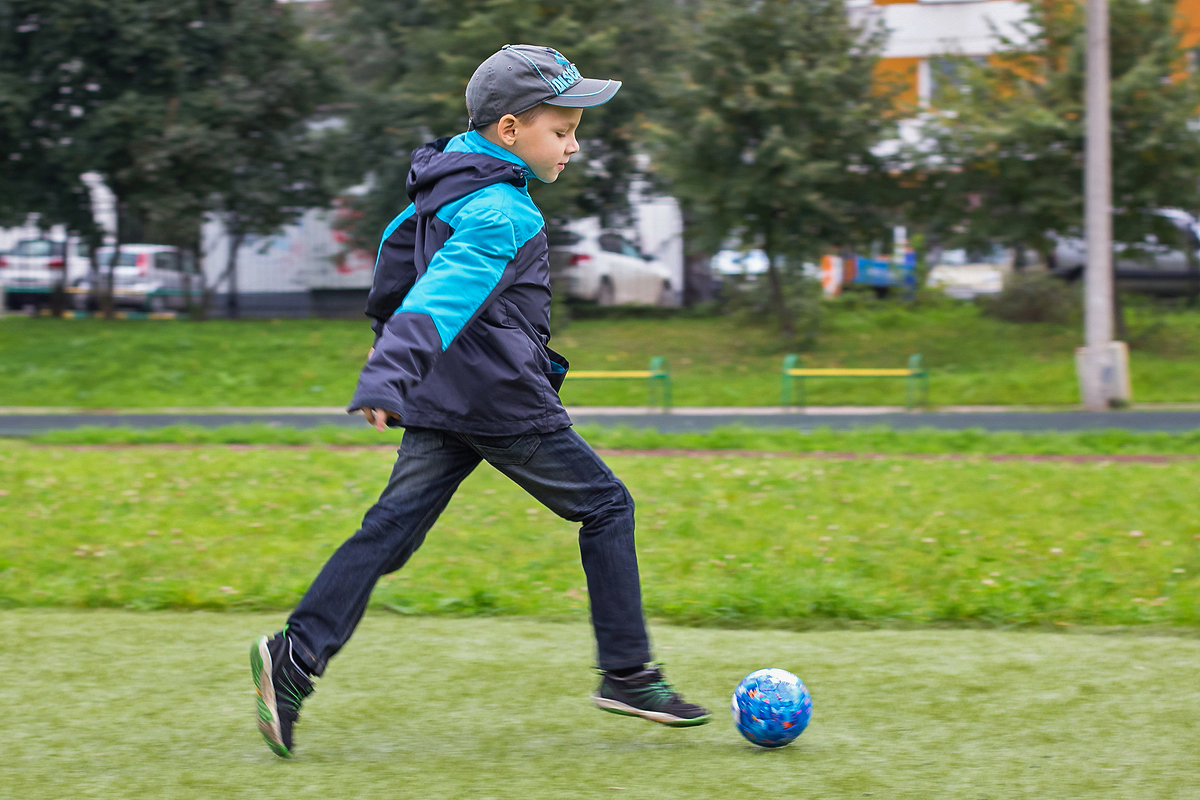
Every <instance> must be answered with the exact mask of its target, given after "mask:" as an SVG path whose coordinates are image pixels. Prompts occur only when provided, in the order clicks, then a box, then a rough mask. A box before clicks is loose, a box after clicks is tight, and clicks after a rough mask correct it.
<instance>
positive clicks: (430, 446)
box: [400, 428, 443, 456]
mask: <svg viewBox="0 0 1200 800" xmlns="http://www.w3.org/2000/svg"><path fill="white" fill-rule="evenodd" d="M442 436H443V434H442V432H441V431H434V430H429V429H428V428H405V430H404V438H403V439H401V440H400V452H401V453H403V454H404V455H406V456H423V455H428V454H429V453H432V452H434V451H437V450H441V449H442V444H443V440H442Z"/></svg>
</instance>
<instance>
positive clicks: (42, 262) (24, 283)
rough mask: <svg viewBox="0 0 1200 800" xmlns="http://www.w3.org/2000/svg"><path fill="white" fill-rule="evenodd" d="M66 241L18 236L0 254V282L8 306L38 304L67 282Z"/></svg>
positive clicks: (44, 301)
mask: <svg viewBox="0 0 1200 800" xmlns="http://www.w3.org/2000/svg"><path fill="white" fill-rule="evenodd" d="M67 244H68V243H67V242H55V241H51V240H49V239H21V240H20V241H18V242H17V245H16V247H14V248H13V249H12V250H11V251H9V252H8V253H6V254H4V255H3V256H0V284H3V286H4V290H5V293H6V294H5V296H6V298H7V302H8V305H9V307H10V308H19V307H21V306H24V305H41V304H44V303H46V302H47V301H48V300H49V298H50V295H51V294H52V293H53V292H54V291H55V290H56V289H61V288H64V287H65V285H66V271H67V270H66V267H67Z"/></svg>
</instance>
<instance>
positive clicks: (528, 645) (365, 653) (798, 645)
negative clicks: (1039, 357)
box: [0, 610, 1200, 800]
mask: <svg viewBox="0 0 1200 800" xmlns="http://www.w3.org/2000/svg"><path fill="white" fill-rule="evenodd" d="M281 621H282V620H281V616H280V615H278V614H272V615H263V614H251V613H247V614H203V613H176V612H155V613H142V614H134V613H129V612H121V611H98V612H97V611H44V610H21V611H3V612H0V630H2V631H3V636H4V643H5V644H4V647H3V648H2V649H0V664H2V665H3V669H4V676H5V680H4V681H3V682H0V700H2V701H3V703H4V707H5V711H6V719H5V724H4V725H3V726H0V752H2V753H3V754H4V755H3V758H0V796H2V797H5V798H20V800H58V799H59V798H64V797H70V798H103V799H104V800H110V799H111V798H126V799H128V800H138V798H146V800H173V799H175V798H179V799H180V800H196V799H197V798H214V799H215V798H221V799H222V800H225V799H227V798H253V799H254V800H271V799H272V798H280V800H302V799H303V798H314V799H315V800H327V799H328V798H335V797H336V798H349V797H356V798H358V797H361V798H367V797H419V798H423V799H424V798H428V799H429V800H440V799H441V798H445V799H446V800H460V798H466V797H470V798H493V800H507V799H509V798H513V799H516V800H533V799H534V798H537V799H539V800H540V798H563V797H572V798H613V797H619V798H665V797H669V798H689V799H690V798H695V800H705V798H713V799H714V800H717V799H720V800H738V799H739V798H747V799H748V798H756V799H757V798H762V797H774V796H779V797H812V798H825V799H827V800H840V799H841V798H856V799H857V798H862V797H878V798H889V799H890V798H896V799H901V798H911V799H912V800H938V799H941V798H946V799H947V800H951V799H953V800H960V799H961V798H985V797H986V798H1038V800H1056V799H1058V798H1061V799H1062V800H1077V799H1078V798H1084V797H1104V798H1114V799H1116V800H1123V799H1132V798H1136V799H1138V800H1141V799H1142V798H1145V799H1146V800H1176V799H1178V800H1187V799H1188V798H1193V797H1195V788H1196V785H1197V781H1198V780H1200V772H1198V767H1197V761H1196V753H1197V751H1198V750H1200V727H1197V724H1196V719H1197V717H1198V716H1200V683H1198V682H1197V681H1196V680H1195V676H1196V664H1197V663H1200V641H1197V640H1193V639H1183V638H1155V637H1149V636H1131V635H1122V636H1098V635H1082V634H1078V635H1062V634H1039V633H1015V632H999V631H920V632H896V631H871V632H863V631H859V632H851V631H840V632H820V633H818V632H810V633H789V632H780V631H729V630H700V629H690V628H673V627H669V626H665V625H656V626H654V627H653V634H654V638H655V642H656V645H657V647H658V650H659V652H660V654H661V655H662V656H663V657H664V658H665V660H666V662H667V666H666V668H667V672H668V675H669V676H671V677H672V678H673V679H674V680H675V682H676V683H677V685H678V686H679V688H680V689H681V690H682V691H684V693H685V694H686V695H687V696H688V697H689V699H694V700H696V701H698V702H702V703H705V704H707V705H709V707H710V708H712V709H713V711H714V712H715V718H714V721H713V723H712V724H709V725H707V726H705V727H702V728H694V729H687V730H672V729H667V728H663V727H661V726H658V725H653V724H651V723H648V722H644V721H642V720H632V719H628V718H624V717H617V716H613V715H610V714H604V713H601V712H599V711H597V710H595V709H593V708H592V707H591V706H590V703H589V702H588V700H587V693H588V692H590V691H591V690H592V688H593V685H594V680H595V678H594V677H593V676H592V675H590V674H589V671H588V667H589V664H590V659H591V652H590V648H591V641H590V635H589V631H588V628H587V625H586V623H585V622H584V621H582V620H580V621H577V622H573V623H569V624H556V623H546V622H536V621H530V620H492V619H467V620H447V619H428V618H427V619H412V618H401V617H396V616H393V615H385V614H368V616H367V617H366V618H365V620H364V621H363V624H362V626H361V627H360V629H359V631H358V633H357V634H356V636H355V638H354V639H352V640H351V642H350V644H349V645H348V646H347V648H346V650H345V651H344V653H343V654H342V655H341V656H339V657H338V658H337V659H336V660H335V661H334V662H333V663H332V664H331V666H330V669H329V671H328V673H327V674H326V677H325V678H324V679H322V680H321V681H320V682H319V683H318V689H317V692H316V694H314V695H313V696H312V697H311V698H310V700H309V701H308V703H306V705H305V709H304V714H303V716H302V718H301V721H300V725H299V727H298V728H297V734H296V741H297V752H298V757H297V758H296V759H295V760H294V761H291V762H284V761H280V760H278V759H276V758H275V757H274V756H272V755H271V754H270V753H269V752H268V750H267V748H266V747H265V746H264V745H263V743H262V740H261V739H260V738H259V735H258V732H257V730H256V728H255V725H254V712H253V706H254V695H253V689H252V686H251V683H250V680H249V670H248V659H247V658H246V651H247V650H248V649H249V644H250V641H251V640H252V638H253V637H254V636H256V635H257V634H259V633H262V632H269V631H271V630H274V629H275V628H277V627H278V626H279V624H280V623H281ZM767 665H770V666H776V667H782V668H786V669H790V670H792V671H794V672H796V673H797V674H799V675H800V676H801V677H802V678H803V679H804V680H805V681H806V683H807V684H808V686H809V688H810V689H811V691H812V693H813V698H814V712H813V718H812V723H811V725H810V726H809V728H808V730H807V731H805V733H804V735H803V736H801V737H800V738H799V739H798V740H797V741H796V742H795V743H794V744H792V745H790V746H789V747H786V748H783V749H781V750H775V751H766V750H759V749H756V748H754V747H752V746H751V745H749V744H747V743H746V742H744V741H743V740H742V739H741V737H740V736H739V735H738V734H737V733H736V731H735V730H734V729H733V726H732V724H731V722H730V720H729V716H728V702H729V701H728V698H729V695H730V694H731V692H732V689H733V686H734V685H735V684H736V682H737V681H738V680H739V679H740V678H741V677H742V676H743V675H745V674H746V673H748V672H750V671H751V670H753V669H756V668H758V667H762V666H767Z"/></svg>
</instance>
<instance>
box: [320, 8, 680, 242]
mask: <svg viewBox="0 0 1200 800" xmlns="http://www.w3.org/2000/svg"><path fill="white" fill-rule="evenodd" d="M674 5H675V4H674V2H672V0H554V1H553V2H552V1H551V0H535V1H534V2H530V0H406V2H398V3H374V2H368V0H335V2H334V3H333V5H332V15H331V17H330V18H329V21H328V22H327V23H326V24H327V25H328V27H329V31H330V35H331V36H332V37H333V38H334V40H335V41H336V46H337V47H338V49H339V52H340V53H341V54H342V55H343V58H344V61H345V70H346V82H347V84H348V85H349V86H351V87H355V88H354V89H353V90H351V91H350V92H349V93H348V94H347V101H346V105H345V118H346V120H347V138H346V145H347V147H346V149H345V150H344V151H343V160H342V163H341V167H342V174H343V175H344V176H345V182H346V183H347V184H351V183H357V182H358V181H360V180H361V179H362V176H363V175H369V176H370V179H369V182H368V187H369V190H368V191H367V192H366V193H365V194H364V195H362V196H361V197H355V198H348V203H349V204H350V206H351V207H352V209H353V210H354V211H355V212H356V213H355V214H354V215H351V216H349V217H347V222H348V224H349V226H350V228H349V230H350V232H351V234H352V236H353V238H354V239H355V240H356V242H357V243H358V244H359V245H360V246H362V247H364V248H367V249H370V250H372V251H373V250H374V248H375V247H376V246H377V244H378V241H379V235H380V233H381V232H382V230H383V229H384V227H386V225H387V223H388V222H389V221H390V220H391V219H392V218H393V217H394V216H395V215H396V214H398V213H399V212H400V211H401V210H403V209H404V207H405V206H406V205H407V204H408V197H407V194H406V192H405V188H404V184H405V178H406V177H407V175H408V168H409V154H410V153H411V151H412V150H413V149H415V148H416V147H417V146H419V145H420V144H422V143H424V142H426V141H429V140H431V139H435V138H438V137H441V136H453V135H455V134H458V133H461V132H462V131H464V130H466V128H467V111H466V105H465V100H464V95H465V92H466V86H467V81H468V80H469V79H470V77H471V74H472V73H473V72H474V71H475V68H476V67H477V66H478V65H479V63H480V62H481V61H483V60H484V59H485V58H487V57H488V56H490V55H491V54H492V53H494V52H495V51H496V50H498V49H500V47H501V46H503V45H505V44H547V45H550V46H553V47H556V48H558V49H559V50H561V51H563V52H564V53H565V54H566V55H567V57H568V58H571V59H573V60H574V61H575V62H576V63H577V64H578V65H579V68H580V71H581V72H583V74H584V75H589V76H596V77H605V78H608V77H612V78H616V79H620V80H623V81H624V82H625V85H624V87H623V88H622V89H621V91H620V92H619V93H618V94H617V96H616V97H615V98H614V99H613V100H612V101H611V102H609V103H608V104H606V105H604V106H601V107H599V108H594V109H589V110H588V111H587V112H586V114H585V115H584V122H583V125H582V128H581V131H580V137H581V141H580V144H581V145H582V148H583V150H582V153H581V165H582V166H583V168H582V169H571V170H568V171H567V172H565V173H564V174H563V176H562V177H561V178H560V179H559V180H558V181H557V182H556V183H554V184H553V185H540V184H536V182H535V187H534V191H535V192H536V194H537V201H538V204H539V206H541V207H542V208H543V209H544V210H545V212H546V214H547V216H551V217H553V216H557V217H564V218H570V217H576V216H585V215H591V214H596V215H599V216H601V217H603V218H605V220H606V222H608V221H621V220H622V218H623V217H624V215H626V214H627V213H628V194H629V185H630V181H631V180H632V179H633V177H634V176H636V175H637V172H638V169H637V166H638V165H637V155H638V145H637V139H636V136H637V133H638V130H637V127H638V126H637V122H638V120H640V119H641V118H642V117H643V116H644V115H645V114H646V113H647V112H649V111H651V110H652V109H653V108H654V107H655V105H656V102H657V101H656V98H655V92H654V86H653V84H652V82H650V81H649V80H646V79H645V78H644V76H645V74H646V73H649V72H652V71H654V70H656V69H658V68H660V67H661V65H662V63H663V61H662V60H661V59H660V58H659V54H661V53H662V52H663V47H664V45H665V36H664V34H665V32H666V30H667V28H666V24H665V18H666V15H667V14H669V13H670V12H671V10H672V9H673V8H674Z"/></svg>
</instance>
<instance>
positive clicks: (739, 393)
mask: <svg viewBox="0 0 1200 800" xmlns="http://www.w3.org/2000/svg"><path fill="white" fill-rule="evenodd" d="M829 319H830V322H829V325H828V326H827V331H826V332H825V333H824V334H823V335H822V338H821V340H820V342H819V344H818V346H817V348H816V350H815V351H814V352H812V353H810V354H807V355H806V363H808V364H810V365H812V366H847V367H851V366H867V367H884V366H903V365H904V363H905V361H906V359H907V357H908V355H909V354H910V353H913V352H920V353H922V354H924V356H925V362H926V364H927V365H928V366H929V368H930V370H931V371H932V380H931V392H930V399H931V402H932V403H933V404H934V405H953V404H1072V403H1077V402H1078V392H1077V388H1076V379H1075V372H1074V361H1073V359H1074V355H1073V353H1074V348H1075V346H1076V345H1078V344H1079V340H1080V330H1079V326H1074V325H1072V326H1064V325H1048V324H1013V323H1005V322H1000V321H997V320H995V319H991V318H988V317H984V316H982V315H980V313H979V311H978V309H977V308H976V307H975V306H974V305H971V304H969V303H955V302H948V301H947V302H938V303H933V304H931V305H922V306H918V307H915V308H907V307H905V306H903V305H901V304H898V303H867V304H865V305H863V306H861V307H858V308H854V307H836V308H835V310H834V311H832V312H831V314H830V317H829ZM1129 319H1130V326H1131V335H1130V337H1129V338H1130V341H1131V343H1132V344H1133V346H1134V349H1133V355H1132V357H1131V369H1132V373H1133V392H1134V399H1135V400H1136V401H1138V402H1185V401H1196V400H1200V381H1198V380H1197V375H1198V372H1197V368H1196V359H1197V356H1200V312H1195V311H1171V310H1164V309H1163V308H1161V307H1156V306H1150V305H1144V306H1135V307H1133V308H1131V309H1130V310H1129ZM370 344H371V332H370V329H369V328H368V326H367V324H366V322H365V318H364V321H363V322H356V321H345V320H244V321H227V320H212V321H208V322H203V323H197V322H171V321H115V322H105V321H103V320H53V319H25V318H15V317H10V318H6V319H4V320H2V321H0V406H3V405H26V406H80V407H137V408H154V407H163V406H172V407H175V406H211V405H239V406H250V405H268V406H272V405H274V406H303V405H320V406H336V405H341V404H343V403H345V402H347V401H348V399H349V398H350V396H351V394H352V393H353V389H354V383H355V380H356V378H357V374H358V370H359V368H360V367H361V365H362V362H363V359H364V357H365V355H366V352H367V349H368V348H369V347H370ZM553 345H554V347H555V348H556V349H557V350H559V351H561V352H563V353H564V354H565V355H566V356H567V357H568V358H569V359H570V360H571V363H572V366H573V367H574V368H576V369H625V368H631V369H645V368H646V365H647V363H648V361H649V359H650V357H652V356H656V355H661V356H665V357H666V358H667V360H668V362H669V363H670V365H671V370H672V374H673V378H674V394H675V402H676V404H677V405H681V406H704V405H712V406H769V405H778V403H779V394H780V392H779V389H780V378H779V372H780V367H781V364H782V356H783V350H781V349H780V348H779V346H778V343H777V341H776V336H775V333H774V331H773V330H772V329H770V328H768V327H764V326H750V325H746V324H744V323H741V322H738V321H737V320H735V319H731V318H689V317H686V316H678V317H675V318H670V319H608V320H578V321H575V322H573V323H572V324H570V325H569V326H567V327H566V328H565V329H563V330H560V331H559V334H558V335H557V336H556V337H555V339H554V342H553ZM562 394H563V398H564V400H565V401H566V402H567V403H568V404H571V405H641V404H644V403H645V402H646V391H645V387H644V386H643V384H642V383H641V382H640V381H578V382H572V381H571V380H570V379H568V381H567V384H566V385H565V386H564V388H563V392H562ZM903 397H904V387H903V382H902V381H896V380H879V379H875V380H871V379H862V380H854V381H846V380H841V381H828V380H827V381H813V382H810V387H809V402H810V403H811V404H813V405H823V404H835V405H837V404H854V405H871V404H884V405H896V404H899V403H902V402H903Z"/></svg>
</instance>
